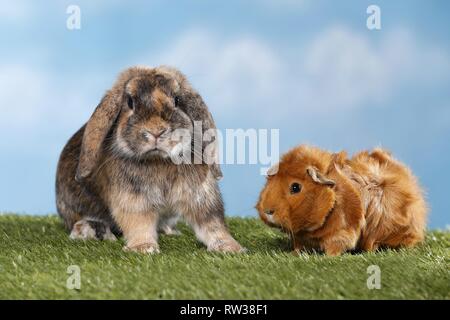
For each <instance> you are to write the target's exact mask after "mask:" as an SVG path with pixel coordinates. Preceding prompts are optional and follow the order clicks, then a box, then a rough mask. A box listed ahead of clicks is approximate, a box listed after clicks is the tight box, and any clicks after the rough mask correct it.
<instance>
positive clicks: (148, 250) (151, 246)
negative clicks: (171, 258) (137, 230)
mask: <svg viewBox="0 0 450 320" xmlns="http://www.w3.org/2000/svg"><path fill="white" fill-rule="evenodd" d="M123 250H124V251H127V252H130V251H131V252H137V253H144V254H155V253H160V251H159V245H158V244H157V243H152V242H149V243H142V244H138V245H132V246H128V245H127V246H125V247H123Z"/></svg>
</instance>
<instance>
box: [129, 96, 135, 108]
mask: <svg viewBox="0 0 450 320" xmlns="http://www.w3.org/2000/svg"><path fill="white" fill-rule="evenodd" d="M127 105H128V108H130V109H131V110H133V109H134V101H133V98H132V97H131V96H130V95H128V96H127Z"/></svg>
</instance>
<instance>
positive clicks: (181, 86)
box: [156, 66, 223, 180]
mask: <svg viewBox="0 0 450 320" xmlns="http://www.w3.org/2000/svg"><path fill="white" fill-rule="evenodd" d="M156 70H158V72H161V73H163V74H167V75H169V76H170V77H172V78H173V79H174V80H175V81H176V82H177V84H178V88H177V92H176V95H177V101H178V107H179V108H180V109H181V110H183V112H185V113H186V114H187V115H188V116H189V118H191V120H192V121H193V122H194V123H195V122H200V123H201V126H202V127H201V130H202V132H201V134H202V137H203V135H204V133H205V132H206V131H209V132H211V131H215V130H216V125H215V123H214V119H213V117H212V115H211V113H210V112H209V109H208V107H207V105H206V103H205V102H204V101H203V99H202V97H201V96H200V94H199V93H198V92H197V91H196V90H195V89H194V88H192V86H191V84H190V83H189V82H188V80H187V79H186V77H185V76H184V75H183V74H182V73H181V72H180V71H178V70H177V69H175V68H171V67H167V66H160V67H158V68H156ZM195 136H196V134H194V138H195ZM211 138H214V139H211V140H210V141H203V144H202V157H203V155H204V154H205V148H206V147H207V146H210V147H211V146H214V148H209V149H210V150H215V152H218V145H217V144H218V141H217V139H218V137H217V135H212V136H211ZM212 144H214V145H212ZM197 156H199V155H197ZM215 156H217V154H215ZM215 156H214V158H215V159H218V157H215ZM203 160H204V159H203ZM194 163H195V159H194ZM210 169H211V172H212V174H213V175H214V177H215V178H216V179H217V180H219V179H220V178H222V176H223V175H222V170H221V169H220V165H219V163H217V162H216V163H213V164H210Z"/></svg>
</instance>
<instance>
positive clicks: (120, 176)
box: [56, 67, 242, 253]
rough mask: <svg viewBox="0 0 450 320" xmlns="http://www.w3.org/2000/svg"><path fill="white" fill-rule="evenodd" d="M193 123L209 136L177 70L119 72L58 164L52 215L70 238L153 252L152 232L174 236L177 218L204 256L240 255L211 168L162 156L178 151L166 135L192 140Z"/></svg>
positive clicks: (203, 112)
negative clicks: (120, 242) (119, 240)
mask: <svg viewBox="0 0 450 320" xmlns="http://www.w3.org/2000/svg"><path fill="white" fill-rule="evenodd" d="M194 121H202V126H203V130H204V131H205V130H208V129H215V124H214V121H213V119H212V116H211V114H210V113H209V111H208V108H207V106H206V105H205V103H204V102H203V100H202V98H201V97H200V95H199V94H198V93H197V92H196V91H194V89H193V88H192V87H191V86H190V84H189V83H188V81H187V80H186V78H185V77H184V75H182V74H181V73H180V72H179V71H177V70H176V69H173V68H169V67H157V68H147V67H133V68H129V69H127V70H125V71H124V72H122V73H121V74H120V76H119V77H118V79H117V81H116V83H115V84H114V86H113V87H112V89H111V90H109V91H108V92H107V93H106V94H105V96H104V97H103V99H102V100H101V102H100V104H99V105H98V106H97V108H96V110H95V111H94V113H93V115H92V116H91V118H90V120H89V121H88V123H87V124H86V125H84V126H83V127H82V128H81V129H80V130H78V132H77V133H75V135H74V136H73V137H72V138H71V139H70V140H69V142H68V143H67V145H66V146H65V148H64V150H63V152H62V154H61V157H60V160H59V164H58V170H57V178H56V201H57V209H58V213H59V215H60V216H61V217H62V218H63V220H64V222H65V225H66V227H67V228H68V229H69V230H70V232H71V237H72V238H83V239H87V238H95V239H115V235H116V236H117V235H119V234H123V235H124V238H125V240H126V247H125V249H129V250H133V251H139V252H148V253H152V252H158V251H159V247H158V242H157V239H158V229H159V230H160V231H161V232H165V233H169V234H175V233H177V231H176V230H175V229H174V227H175V224H176V222H177V219H178V217H179V216H182V217H183V218H184V220H185V221H187V222H188V223H189V224H190V225H191V226H192V227H193V229H194V231H195V233H196V235H197V237H198V238H199V240H201V241H202V242H203V243H205V244H206V246H207V247H208V249H209V250H215V251H241V250H242V248H241V246H240V245H239V244H238V243H237V242H236V241H235V240H234V239H233V238H232V236H231V235H230V234H229V232H228V230H227V228H226V226H225V221H224V206H223V202H222V198H221V194H220V190H219V188H218V184H217V179H218V178H219V177H220V176H221V171H220V168H219V166H218V164H209V163H208V164H207V163H204V162H200V164H188V163H184V164H175V163H173V161H172V158H171V157H170V156H171V155H173V154H176V153H180V151H182V150H180V149H179V147H176V144H177V142H178V141H174V140H173V139H172V136H171V133H173V132H174V130H175V129H185V130H188V131H189V133H192V132H193V130H194V126H193V122H194ZM192 143H193V142H192ZM190 144H191V141H189V142H188V143H187V145H188V146H189V145H190ZM185 145H186V144H184V146H185ZM183 150H184V147H183ZM189 150H190V149H189Z"/></svg>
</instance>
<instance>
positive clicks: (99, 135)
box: [75, 91, 120, 181]
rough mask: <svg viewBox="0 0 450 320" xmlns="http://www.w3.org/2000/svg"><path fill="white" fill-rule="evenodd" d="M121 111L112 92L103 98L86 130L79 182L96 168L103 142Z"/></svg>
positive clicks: (79, 164) (79, 163) (80, 161)
mask: <svg viewBox="0 0 450 320" xmlns="http://www.w3.org/2000/svg"><path fill="white" fill-rule="evenodd" d="M119 111H120V105H119V104H118V103H117V101H116V99H115V98H114V95H113V93H112V92H111V91H109V92H107V93H106V94H105V96H104V97H103V98H102V100H101V101H100V103H99V104H98V106H97V108H96V109H95V111H94V113H93V114H92V116H91V118H90V119H89V121H88V123H87V124H86V127H85V129H84V134H83V141H82V143H81V153H80V158H79V161H78V167H77V173H76V176H75V179H76V180H77V181H80V180H83V179H84V178H86V177H88V176H89V175H90V174H91V173H92V170H93V169H94V167H95V166H96V164H97V162H98V160H99V157H100V152H101V148H102V144H103V141H104V139H105V137H106V135H107V134H108V132H109V130H110V129H111V127H112V125H113V123H114V121H115V120H116V118H117V116H118V114H119Z"/></svg>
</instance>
